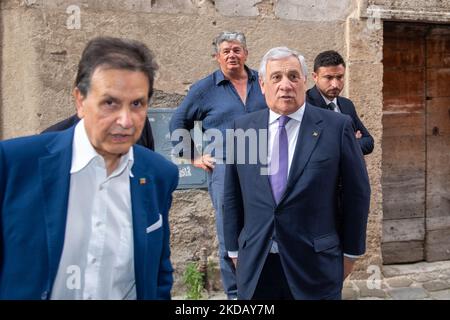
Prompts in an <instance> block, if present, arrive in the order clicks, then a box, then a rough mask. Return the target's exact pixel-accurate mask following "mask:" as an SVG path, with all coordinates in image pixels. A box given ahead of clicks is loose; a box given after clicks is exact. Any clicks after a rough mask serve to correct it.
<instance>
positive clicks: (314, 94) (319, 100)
mask: <svg viewBox="0 0 450 320" xmlns="http://www.w3.org/2000/svg"><path fill="white" fill-rule="evenodd" d="M310 96H311V98H312V99H313V100H314V103H313V104H314V105H315V106H316V107H320V108H323V109H327V103H326V102H325V100H324V99H323V97H322V95H321V94H320V92H319V89H317V87H316V86H314V87H312V88H311V89H310Z"/></svg>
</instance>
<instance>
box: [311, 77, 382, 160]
mask: <svg viewBox="0 0 450 320" xmlns="http://www.w3.org/2000/svg"><path fill="white" fill-rule="evenodd" d="M306 101H307V102H309V103H310V104H312V105H314V106H316V107H319V108H323V109H327V104H326V102H325V100H324V99H323V97H322V95H321V94H320V92H319V90H318V89H317V87H316V86H314V87H312V88H311V89H309V90H308V91H306ZM337 102H338V106H339V109H340V110H341V112H342V113H343V114H346V115H349V116H350V117H351V118H352V121H353V129H354V131H355V132H356V131H357V130H359V131H361V134H362V137H361V138H360V139H358V142H359V145H360V146H361V150H362V153H363V154H364V155H366V154H369V153H372V151H373V138H372V136H371V135H370V133H369V131H368V130H367V129H366V127H365V126H364V124H363V123H362V122H361V120H360V119H359V117H358V115H357V114H356V110H355V105H354V104H353V102H352V101H351V100H350V99H347V98H344V97H337Z"/></svg>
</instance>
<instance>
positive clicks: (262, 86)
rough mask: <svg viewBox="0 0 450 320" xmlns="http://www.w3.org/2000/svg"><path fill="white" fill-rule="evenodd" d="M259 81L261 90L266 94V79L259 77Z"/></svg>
mask: <svg viewBox="0 0 450 320" xmlns="http://www.w3.org/2000/svg"><path fill="white" fill-rule="evenodd" d="M258 81H259V86H260V88H261V92H262V94H264V93H265V90H264V80H263V79H261V78H258Z"/></svg>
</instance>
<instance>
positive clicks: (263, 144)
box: [250, 109, 275, 202]
mask: <svg viewBox="0 0 450 320" xmlns="http://www.w3.org/2000/svg"><path fill="white" fill-rule="evenodd" d="M250 128H254V129H256V134H257V137H258V138H257V139H258V151H259V152H258V155H257V159H258V162H257V166H256V170H257V173H256V176H257V177H260V178H261V187H262V188H263V192H264V194H271V195H272V198H273V194H272V187H271V185H270V180H269V175H268V170H269V164H268V163H267V159H268V157H267V156H268V152H269V149H268V143H269V139H268V133H269V132H268V129H269V109H267V110H266V111H265V112H261V113H260V114H259V115H258V117H255V118H254V119H253V123H252V124H251V125H250ZM260 130H265V131H260ZM261 132H265V136H262V133H261ZM262 138H263V140H261V139H262ZM261 148H265V152H261V151H262V150H261ZM273 201H274V202H275V199H273Z"/></svg>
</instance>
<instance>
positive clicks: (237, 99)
mask: <svg viewBox="0 0 450 320" xmlns="http://www.w3.org/2000/svg"><path fill="white" fill-rule="evenodd" d="M214 49H215V59H216V60H217V62H218V63H219V69H218V70H217V71H215V72H213V73H212V74H210V75H208V76H207V77H206V78H204V79H202V80H200V81H198V82H197V83H195V84H193V85H192V87H191V88H190V90H189V92H188V94H187V96H186V98H185V99H184V101H183V102H182V103H181V105H180V106H179V107H178V108H177V109H176V110H175V113H174V115H173V117H172V119H171V121H170V131H171V133H173V132H174V131H175V130H177V129H185V130H190V129H192V128H193V127H194V121H202V129H203V131H206V130H208V129H218V130H220V131H221V132H222V136H223V137H225V130H226V129H231V128H232V127H233V122H234V120H235V119H236V118H238V117H240V116H242V115H245V114H247V113H250V112H253V111H257V110H261V109H265V108H267V106H266V103H265V101H264V97H263V95H262V93H261V89H260V87H259V85H258V73H257V72H256V71H255V70H252V69H250V68H248V67H247V66H246V65H245V62H246V60H247V56H248V51H247V45H246V40H245V36H244V34H243V33H240V32H222V33H220V34H219V35H218V36H217V37H216V39H215V40H214ZM223 147H224V148H223V150H226V149H225V148H226V146H225V141H223ZM184 156H185V157H190V158H191V160H192V162H193V164H194V165H195V166H196V167H198V168H201V169H203V170H205V171H207V172H208V190H209V194H210V196H211V199H212V202H213V206H214V209H215V212H216V228H217V235H218V239H219V255H220V269H221V275H222V283H223V286H224V290H225V293H226V294H227V296H228V298H229V299H233V298H236V296H237V287H236V280H235V272H234V266H233V263H232V261H231V259H230V258H229V257H228V254H227V251H226V250H225V245H224V239H223V223H222V213H223V192H224V176H225V167H224V163H225V152H223V155H222V156H221V157H220V159H219V155H218V153H216V154H212V155H211V154H200V155H198V154H195V152H194V153H192V154H184ZM214 157H215V158H214Z"/></svg>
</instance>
